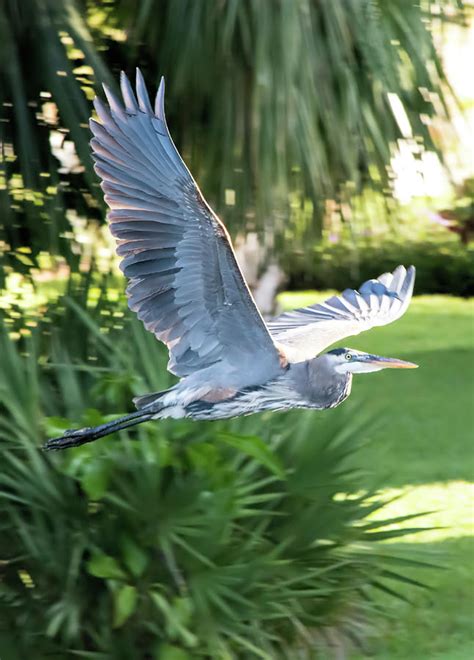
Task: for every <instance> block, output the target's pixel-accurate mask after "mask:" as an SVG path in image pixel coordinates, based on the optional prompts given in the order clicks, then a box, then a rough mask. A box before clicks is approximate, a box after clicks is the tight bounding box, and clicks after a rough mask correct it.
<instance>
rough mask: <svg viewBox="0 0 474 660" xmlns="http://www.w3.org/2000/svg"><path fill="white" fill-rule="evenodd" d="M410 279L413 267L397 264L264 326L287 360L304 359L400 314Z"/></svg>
mask: <svg viewBox="0 0 474 660" xmlns="http://www.w3.org/2000/svg"><path fill="white" fill-rule="evenodd" d="M414 283H415V267H414V266H410V267H409V268H408V270H407V269H406V268H404V266H398V267H397V268H396V269H395V270H394V271H393V273H384V274H383V275H380V277H378V278H377V279H376V280H368V281H367V282H364V284H363V285H362V286H361V287H360V289H359V291H354V290H353V289H346V290H345V291H344V292H343V293H341V295H340V296H333V297H332V298H329V299H328V300H326V301H325V302H323V303H318V304H316V305H311V306H310V307H303V308H301V309H295V310H293V311H291V312H285V313H284V314H282V315H281V316H279V317H278V318H276V319H275V320H274V321H272V322H270V323H269V324H268V328H269V330H270V332H271V334H272V337H273V339H274V340H275V341H276V342H277V343H278V344H279V345H281V347H282V349H283V351H284V352H285V354H286V355H287V357H288V359H289V360H290V361H291V362H300V361H302V360H307V359H310V358H313V357H315V356H316V355H317V354H318V353H320V352H321V351H322V350H323V349H325V348H327V347H328V346H331V344H334V343H335V342H337V341H339V340H340V339H344V338H345V337H351V336H352V335H358V334H359V333H361V332H364V330H369V329H370V328H374V327H376V326H380V325H387V324H388V323H392V321H395V320H396V319H398V318H400V316H402V314H404V313H405V312H406V310H407V308H408V305H409V304H410V300H411V296H412V293H413V285H414Z"/></svg>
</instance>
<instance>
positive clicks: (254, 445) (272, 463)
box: [218, 433, 286, 479]
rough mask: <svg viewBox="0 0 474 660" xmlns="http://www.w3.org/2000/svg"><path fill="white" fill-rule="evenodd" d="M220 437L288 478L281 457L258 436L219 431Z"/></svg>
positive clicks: (271, 470) (281, 477) (277, 474)
mask: <svg viewBox="0 0 474 660" xmlns="http://www.w3.org/2000/svg"><path fill="white" fill-rule="evenodd" d="M218 438H219V440H222V441H223V442H225V443H226V444H228V445H230V446H231V447H235V448H236V449H239V450H240V451H242V452H244V453H245V454H247V455H248V456H251V457H252V458H254V459H255V460H256V461H258V462H259V463H261V464H262V465H264V466H265V467H266V468H267V469H268V470H270V472H273V474H275V475H276V476H277V477H279V478H280V479H285V478H286V474H285V469H284V467H283V464H282V463H281V461H280V459H279V458H278V457H277V456H276V455H275V454H274V453H273V452H272V450H271V449H270V448H269V446H268V445H267V444H265V442H263V440H260V438H258V437H257V436H240V435H236V434H233V433H219V434H218Z"/></svg>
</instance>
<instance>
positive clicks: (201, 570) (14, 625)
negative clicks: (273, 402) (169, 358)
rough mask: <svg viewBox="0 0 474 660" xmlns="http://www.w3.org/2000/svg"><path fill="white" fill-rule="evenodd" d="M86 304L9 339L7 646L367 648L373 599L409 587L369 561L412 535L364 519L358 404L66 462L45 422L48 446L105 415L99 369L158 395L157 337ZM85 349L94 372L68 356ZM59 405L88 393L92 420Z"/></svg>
mask: <svg viewBox="0 0 474 660" xmlns="http://www.w3.org/2000/svg"><path fill="white" fill-rule="evenodd" d="M88 290H89V292H90V286H89V287H88V286H87V284H86V285H85V284H84V281H82V282H76V283H75V284H74V285H73V286H70V287H69V292H70V296H71V297H70V298H69V299H68V302H66V300H65V301H64V304H60V305H59V306H58V310H60V312H59V313H58V314H57V316H55V322H54V323H52V322H51V321H52V319H48V316H46V319H45V320H44V321H43V322H42V323H43V324H44V325H42V324H40V325H39V326H38V327H37V328H36V330H34V331H33V333H32V336H31V337H29V338H26V339H25V338H19V339H16V340H15V339H12V338H10V336H9V335H8V334H7V332H5V331H3V334H2V337H1V341H2V346H1V350H2V353H1V355H2V367H4V366H5V368H2V370H1V372H0V415H1V417H0V419H1V422H2V423H1V425H0V444H1V446H2V449H3V451H2V455H3V463H2V470H1V471H0V518H1V520H2V534H1V535H0V641H2V643H3V645H4V647H5V648H8V646H9V645H10V646H11V647H13V648H16V649H17V652H18V653H20V654H21V655H22V656H24V657H32V656H33V655H35V656H36V657H45V656H46V655H48V654H53V655H54V654H56V655H58V654H59V655H64V654H65V653H68V652H74V653H76V654H78V655H79V656H80V657H98V658H99V657H104V658H105V657H113V658H117V659H118V660H120V658H130V657H134V658H145V657H156V658H159V659H160V660H161V659H162V658H165V659H166V658H196V657H213V658H244V657H249V656H255V657H261V658H275V657H294V654H295V652H296V650H297V649H298V650H299V651H301V652H302V653H307V654H313V653H315V650H314V649H317V648H319V646H321V645H322V644H323V639H324V631H325V630H326V628H327V627H328V626H330V627H331V628H332V629H333V630H335V631H337V633H336V634H337V636H338V639H340V640H341V643H342V644H344V643H345V640H348V639H350V638H353V637H354V635H355V636H356V637H357V635H358V634H359V635H360V634H361V630H362V634H364V631H365V627H366V626H367V625H368V624H367V619H368V617H369V616H370V613H371V611H372V608H373V605H372V600H371V594H372V592H375V591H377V590H382V591H384V592H394V593H398V587H397V583H400V586H401V587H402V591H403V583H404V582H406V580H407V578H406V576H405V575H404V572H403V570H402V572H401V573H399V572H398V569H397V568H396V566H397V560H396V558H394V557H391V556H390V553H389V552H387V551H383V550H382V549H380V550H378V551H377V550H376V549H375V548H376V547H377V545H374V544H378V542H379V541H380V540H382V539H385V540H386V539H387V538H388V539H389V538H393V537H398V536H399V535H400V534H401V533H402V532H400V530H398V529H393V528H390V524H391V523H392V522H393V521H392V520H390V519H388V520H381V521H380V522H374V520H373V519H370V520H368V519H367V518H368V516H370V515H372V514H373V513H374V512H375V511H377V510H378V509H379V508H380V506H381V503H380V502H379V501H378V500H377V498H375V497H374V496H373V494H371V493H366V492H361V491H360V477H359V474H358V472H357V470H356V469H355V468H354V462H353V454H354V452H355V451H356V450H357V446H358V443H357V442H355V438H356V437H361V428H362V427H364V428H367V424H366V420H363V419H361V418H360V417H358V416H354V415H353V411H351V410H350V407H346V411H347V415H344V416H342V417H341V416H340V417H337V418H336V417H331V416H328V417H327V418H322V419H321V422H320V423H319V424H318V427H317V431H316V430H315V427H314V424H313V420H312V419H310V417H308V416H306V417H305V416H301V415H300V414H296V415H292V414H288V415H280V416H278V415H267V416H264V417H263V418H262V417H254V418H245V419H241V420H235V421H232V422H228V423H224V422H222V423H220V422H219V423H209V424H206V423H202V424H201V423H189V422H187V421H178V420H170V421H167V420H163V421H161V422H160V423H156V424H148V425H143V426H139V427H136V428H135V429H134V430H133V431H130V432H122V433H121V434H120V438H117V437H111V438H109V439H107V440H102V441H100V442H98V443H96V444H92V445H86V446H84V447H81V448H78V449H77V450H75V451H71V452H68V453H62V454H57V455H51V454H48V455H45V454H43V453H42V452H41V451H40V450H39V449H38V445H39V444H40V442H41V440H42V439H43V437H44V432H43V431H42V430H41V428H40V426H41V423H42V421H43V420H44V417H43V416H44V415H45V414H46V420H45V426H46V429H47V432H48V431H52V430H53V428H54V429H56V428H58V427H63V426H64V425H65V424H66V420H64V419H62V417H63V416H66V417H70V418H71V422H70V423H79V422H81V423H98V422H100V421H104V419H106V418H107V417H105V418H104V417H101V415H100V414H99V413H98V412H97V410H96V409H97V408H100V407H101V406H102V405H103V404H105V406H106V407H107V397H106V395H105V392H106V391H107V387H105V389H101V388H97V387H91V384H92V383H94V382H95V383H96V384H97V382H100V381H101V380H102V379H103V377H104V373H106V374H107V379H108V381H109V382H110V380H111V379H112V374H111V372H110V371H107V372H104V371H103V370H104V369H108V370H110V369H112V368H113V372H114V373H116V374H117V378H118V381H119V382H122V383H123V382H124V381H125V378H124V374H126V373H129V372H132V371H133V372H135V373H136V374H137V375H138V380H137V381H135V382H133V381H132V386H131V389H132V390H133V391H134V392H135V393H137V392H136V390H138V391H139V390H141V391H144V390H146V389H148V388H150V389H158V388H160V387H163V386H164V385H165V383H163V377H162V375H160V372H162V371H164V361H163V360H164V355H163V352H162V351H161V349H160V347H159V345H158V344H157V342H156V341H155V340H154V338H153V337H152V336H151V335H149V334H147V333H146V332H145V331H144V330H143V328H142V326H141V325H140V324H139V323H138V322H136V321H135V320H134V321H133V322H131V323H129V322H127V323H125V325H124V328H123V329H121V330H117V329H114V328H113V326H112V325H111V324H110V323H109V324H108V325H107V324H106V323H104V326H103V328H102V330H100V329H99V325H98V322H99V321H100V322H101V324H102V323H103V322H104V319H106V318H110V317H107V315H105V316H104V312H107V311H110V308H111V306H112V305H113V307H114V309H115V310H117V303H116V302H115V303H111V301H108V300H107V298H106V296H105V295H104V294H103V295H102V296H100V297H99V302H96V303H92V300H91V297H90V295H88V293H87V291H88ZM78 296H85V300H88V301H89V308H88V311H87V312H85V311H83V310H81V311H80V312H79V309H80V308H79V307H78V306H77V303H76V302H75V301H74V297H76V298H77V297H78ZM69 314H70V317H69ZM62 315H64V316H65V317H68V318H69V320H68V322H67V324H66V322H62V323H61V321H60V317H61V316H62ZM112 323H113V322H112ZM10 327H11V326H10ZM104 327H105V329H107V330H108V332H107V333H105V334H104V333H103V329H104ZM45 328H48V332H45ZM149 340H150V341H149ZM55 342H58V343H59V345H61V347H62V352H61V356H60V357H61V361H54V362H53V361H52V360H51V357H50V356H51V355H52V354H53V348H52V347H53V346H54V345H55V344H54V343H55ZM69 351H71V353H69ZM73 351H74V352H73ZM88 351H92V353H91V355H92V356H93V357H94V358H96V359H95V360H93V363H94V366H88V365H87V358H85V363H86V364H83V363H82V362H76V361H75V359H74V358H73V356H74V355H75V354H77V355H87V353H88ZM4 356H6V357H4ZM38 359H39V361H40V363H41V364H42V368H41V369H38V368H37V366H36V365H37V361H38ZM86 365H87V366H86ZM84 366H86V369H85V370H84V369H83V368H82V367H84ZM67 392H69V393H70V392H73V393H75V394H77V395H78V396H80V404H81V406H84V408H85V409H86V413H84V415H83V416H82V418H81V412H80V408H79V407H78V405H77V402H76V401H75V400H73V397H71V396H65V394H66V393H67ZM98 392H99V394H98ZM108 405H110V406H112V403H110V402H109V404H108ZM115 412H116V410H115ZM53 415H54V416H53ZM257 428H258V429H259V431H258V437H256V429H257ZM408 518H410V516H408ZM361 625H362V628H361ZM299 651H298V652H299ZM308 657H311V655H309V656H308Z"/></svg>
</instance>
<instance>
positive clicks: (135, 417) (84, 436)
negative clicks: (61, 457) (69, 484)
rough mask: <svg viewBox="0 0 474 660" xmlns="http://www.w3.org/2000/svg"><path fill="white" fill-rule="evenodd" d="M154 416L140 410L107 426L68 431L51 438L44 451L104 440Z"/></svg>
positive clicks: (108, 423)
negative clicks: (107, 436)
mask: <svg viewBox="0 0 474 660" xmlns="http://www.w3.org/2000/svg"><path fill="white" fill-rule="evenodd" d="M154 414H155V413H152V412H146V411H143V410H139V411H137V412H134V413H131V414H130V415H125V417H120V418H119V419H115V420H113V421H112V422H107V424H100V425H99V426H93V427H87V428H84V429H77V430H70V431H66V433H65V434H64V435H62V436H61V437H59V438H51V439H50V440H47V442H45V444H44V445H43V449H44V450H46V451H51V450H58V449H67V448H68V447H79V445H84V444H86V442H93V441H94V440H97V439H98V438H102V437H104V435H109V434H110V433H115V431H120V430H121V429H126V428H128V427H130V426H135V425H136V424H141V423H142V422H146V421H148V420H149V419H151V418H152V417H153V415H154Z"/></svg>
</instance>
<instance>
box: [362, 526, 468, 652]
mask: <svg viewBox="0 0 474 660" xmlns="http://www.w3.org/2000/svg"><path fill="white" fill-rule="evenodd" d="M386 549H387V551H388V552H390V551H393V554H397V555H399V554H401V553H403V554H404V555H406V556H407V557H410V558H411V559H415V558H418V559H420V560H422V561H425V562H432V563H433V564H437V565H441V566H443V567H444V568H442V569H437V568H433V569H416V570H412V571H411V573H410V577H413V578H415V579H417V580H420V581H421V582H423V583H425V584H427V585H429V586H430V588H429V589H428V590H419V591H417V590H414V589H413V588H410V589H409V590H407V591H406V592H405V593H406V595H407V596H408V598H409V599H410V601H411V602H410V603H406V602H403V601H394V600H393V598H389V597H387V598H385V597H382V605H383V607H384V609H385V611H386V612H388V613H389V614H390V618H389V619H388V620H385V619H381V620H380V621H376V622H374V623H375V626H376V630H377V637H375V638H374V639H372V640H369V641H368V643H367V648H366V649H365V650H364V654H363V655H361V654H357V653H356V654H353V655H351V660H362V658H367V657H370V658H374V660H402V659H403V660H407V659H415V658H417V659H418V658H419V659H420V660H428V658H429V660H468V659H470V658H473V657H474V624H473V615H474V572H473V557H474V537H460V538H456V539H446V540H444V541H440V542H438V543H404V544H397V545H393V544H387V545H386ZM407 573H408V572H407Z"/></svg>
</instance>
